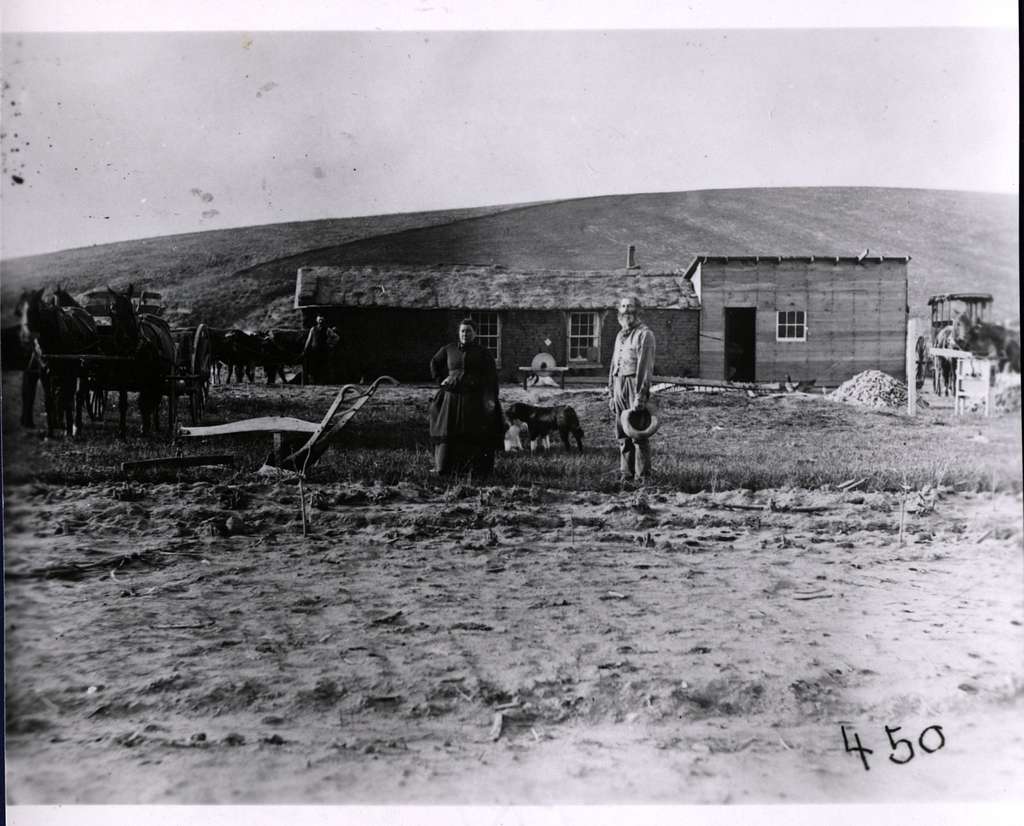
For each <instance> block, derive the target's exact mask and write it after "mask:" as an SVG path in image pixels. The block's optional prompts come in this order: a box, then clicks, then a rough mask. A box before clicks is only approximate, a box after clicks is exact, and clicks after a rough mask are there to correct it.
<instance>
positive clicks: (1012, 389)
mask: <svg viewBox="0 0 1024 826" xmlns="http://www.w3.org/2000/svg"><path fill="white" fill-rule="evenodd" d="M992 405H993V406H994V407H995V409H996V412H997V413H1017V412H1019V411H1020V385H1019V384H1011V385H1009V386H1007V387H1004V388H1002V389H1001V390H997V391H996V394H995V398H994V399H993V401H992Z"/></svg>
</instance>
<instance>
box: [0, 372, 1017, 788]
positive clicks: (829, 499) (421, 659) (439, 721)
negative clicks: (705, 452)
mask: <svg viewBox="0 0 1024 826" xmlns="http://www.w3.org/2000/svg"><path fill="white" fill-rule="evenodd" d="M252 392H255V391H252ZM6 406H7V403H6V402H5V407H6ZM7 433H8V439H9V438H10V435H9V434H10V431H9V430H8V432H7ZM552 460H553V461H555V460H557V457H556V456H553V457H552ZM6 464H7V458H6V457H5V466H6ZM307 492H308V493H310V492H311V494H312V498H313V508H312V510H311V523H310V535H309V536H307V537H303V536H302V535H301V523H300V517H299V508H298V489H297V487H296V485H295V484H294V483H291V482H289V481H267V480H260V479H257V478H255V477H248V478H247V480H246V481H245V482H242V483H234V482H233V483H232V484H230V485H228V484H223V483H219V482H218V481H217V480H216V479H206V480H199V481H173V482H159V483H151V484H142V483H134V482H133V483H124V482H120V481H117V480H112V481H111V482H109V483H107V484H85V485H77V486H74V487H64V486H60V485H55V484H47V483H41V482H31V481H24V480H23V479H22V480H19V481H15V482H13V483H11V484H8V485H7V486H6V487H5V500H6V501H5V523H4V534H5V555H6V560H5V572H6V594H5V596H6V603H7V610H6V617H5V637H6V646H7V648H6V652H7V653H6V666H7V676H6V680H7V720H6V723H7V738H8V739H7V761H8V766H7V783H8V801H9V802H13V803H18V804H29V803H57V802H60V803H183V802H187V803H233V802H234V803H242V802H250V803H252V802H267V803H269V802H273V803H383V802H387V803H441V802H447V803H582V802H586V803H611V802H615V803H623V802H661V803H723V802H735V803H758V802H781V801H790V802H825V801H828V802H862V801H880V800H890V801H891V800H901V801H903V800H908V801H909V800H913V801H922V802H924V801H928V802H933V801H937V800H948V801H952V800H978V799H993V798H995V799H1003V798H1011V797H1015V796H1016V795H1018V794H1019V789H1021V788H1024V726H1022V724H1021V706H1022V696H1024V662H1022V651H1024V645H1022V642H1024V632H1022V625H1021V620H1022V615H1024V584H1022V578H1021V570H1022V568H1021V560H1022V553H1021V549H1022V544H1021V543H1022V524H1021V508H1022V502H1021V496H1020V494H1019V493H993V492H983V493H979V492H957V491H954V490H950V489H938V490H932V491H929V492H927V495H925V496H922V497H917V496H914V497H911V499H910V511H911V512H910V513H908V514H907V515H906V525H905V534H904V540H905V541H904V544H903V545H900V542H899V521H900V516H899V512H900V502H901V498H902V497H901V495H900V494H898V493H893V492H879V491H875V492H861V491H856V490H855V491H851V492H848V493H842V492H839V491H836V490H834V489H822V490H803V489H778V490H761V491H757V492H753V491H744V490H738V491H720V492H713V493H707V492H704V493H681V492H677V491H674V490H668V489H658V488H655V489H652V490H649V491H646V492H641V493H637V492H634V491H623V492H618V493H601V492H588V491H569V490H561V491H559V490H551V489H546V488H542V487H538V486H533V487H524V486H519V487H509V486H505V487H497V486H495V487H483V488H481V487H470V486H458V485H456V486H450V487H445V486H443V485H433V486H432V485H428V484H419V483H414V482H405V483H401V484H396V485H379V484H378V485H373V484H366V483H342V482H329V483H319V484H312V485H310V486H309V490H308V491H307ZM755 505H761V506H764V509H762V510H754V509H753V508H754V506H755ZM737 506H739V507H737ZM800 509H804V510H800ZM229 516H234V517H235V520H236V521H234V522H232V523H231V526H230V531H231V532H230V533H226V532H225V529H224V522H225V519H226V518H227V517H229ZM935 725H938V726H941V727H942V734H943V736H944V738H945V744H944V746H942V748H940V749H938V750H935V751H934V752H933V753H930V754H929V753H927V752H926V751H924V750H922V748H921V745H920V742H919V735H920V734H921V732H922V731H923V730H925V729H926V728H927V727H930V726H935ZM843 726H845V728H846V732H847V735H848V737H849V738H850V739H851V740H852V738H853V735H854V734H856V735H858V736H859V737H860V741H861V743H862V744H863V745H864V746H865V747H866V748H870V749H873V754H870V755H867V760H868V761H869V766H870V771H865V769H864V766H863V765H862V763H861V759H860V757H859V756H858V754H857V753H854V752H848V751H845V750H844V744H843V731H842V728H841V727H843ZM885 726H890V727H895V726H899V727H901V728H900V731H898V732H895V733H894V734H893V737H894V738H901V737H907V738H909V739H910V740H911V742H912V744H913V748H914V752H915V756H914V758H913V760H911V761H910V762H909V763H906V764H904V765H899V764H897V763H894V762H891V761H890V759H889V755H890V753H892V749H891V748H890V747H889V745H888V740H887V735H886V730H885ZM923 743H924V745H925V746H928V747H929V748H934V747H935V746H936V745H937V744H938V733H937V732H936V731H935V730H934V729H931V730H930V732H929V733H925V735H924V739H923ZM906 753H907V752H906V747H905V746H900V747H899V749H898V750H897V751H896V752H895V756H896V757H897V758H899V759H902V758H904V757H905V755H906Z"/></svg>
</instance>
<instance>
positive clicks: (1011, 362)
mask: <svg viewBox="0 0 1024 826" xmlns="http://www.w3.org/2000/svg"><path fill="white" fill-rule="evenodd" d="M952 326H953V329H954V331H955V332H954V336H955V339H956V343H957V346H958V347H959V349H961V350H966V351H967V352H969V353H973V354H974V355H976V356H978V357H979V358H987V359H991V360H992V361H993V362H994V364H995V366H996V369H997V370H999V371H1000V372H1002V371H1004V370H1010V371H1012V372H1014V373H1019V372H1020V333H1015V332H1014V331H1013V330H1009V329H1007V328H1006V327H1003V326H1001V325H999V324H991V323H989V322H987V321H975V322H974V323H973V324H972V323H971V320H970V319H969V318H968V317H967V316H966V314H965V315H961V316H959V317H958V318H957V319H956V320H955V321H954V322H953V325H952Z"/></svg>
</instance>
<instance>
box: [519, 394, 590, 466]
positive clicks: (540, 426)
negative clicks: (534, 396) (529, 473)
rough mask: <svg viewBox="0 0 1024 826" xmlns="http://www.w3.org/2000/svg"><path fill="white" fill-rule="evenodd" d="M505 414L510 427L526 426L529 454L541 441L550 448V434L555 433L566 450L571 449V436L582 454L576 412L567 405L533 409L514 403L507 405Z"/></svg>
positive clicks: (581, 440)
mask: <svg viewBox="0 0 1024 826" xmlns="http://www.w3.org/2000/svg"><path fill="white" fill-rule="evenodd" d="M505 412H506V415H507V416H508V419H509V422H510V423H511V424H512V425H515V424H517V423H521V424H524V425H526V432H527V436H528V438H529V440H530V451H531V452H532V451H534V450H536V449H537V444H538V442H539V441H540V440H541V439H543V440H545V443H546V445H547V447H548V448H550V446H551V439H550V437H551V434H552V433H554V432H556V431H557V432H558V435H559V436H560V437H561V439H562V444H563V445H565V449H566V450H570V449H571V448H570V447H569V435H570V434H572V436H573V438H574V439H575V440H576V447H577V448H578V450H579V452H580V453H582V452H583V428H581V427H580V420H579V417H578V416H577V415H576V411H575V410H573V409H572V407H570V406H569V405H567V404H566V405H559V406H558V407H535V406H534V405H532V404H525V403H523V402H516V403H515V404H512V405H509V407H508V409H507V410H506V411H505Z"/></svg>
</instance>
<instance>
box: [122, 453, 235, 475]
mask: <svg viewBox="0 0 1024 826" xmlns="http://www.w3.org/2000/svg"><path fill="white" fill-rule="evenodd" d="M234 463H235V457H234V456H233V455H232V454H230V453H214V454H210V455H208V456H167V457H164V458H160V459H139V460H138V461H134V462H121V470H123V471H128V470H148V469H149V468H158V467H170V468H175V467H202V466H204V465H233V464H234Z"/></svg>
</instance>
